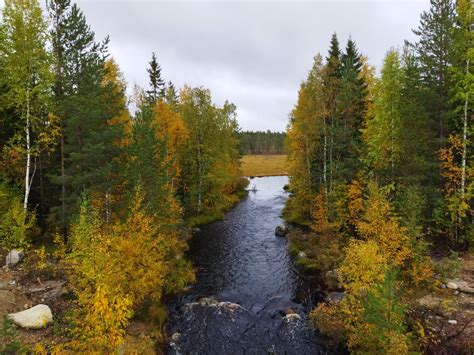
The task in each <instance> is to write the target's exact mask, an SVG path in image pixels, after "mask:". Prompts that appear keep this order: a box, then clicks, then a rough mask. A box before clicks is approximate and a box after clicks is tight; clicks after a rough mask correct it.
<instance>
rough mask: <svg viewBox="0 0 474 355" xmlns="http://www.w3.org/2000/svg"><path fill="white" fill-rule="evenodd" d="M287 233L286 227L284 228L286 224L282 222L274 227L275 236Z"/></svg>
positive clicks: (282, 235)
mask: <svg viewBox="0 0 474 355" xmlns="http://www.w3.org/2000/svg"><path fill="white" fill-rule="evenodd" d="M287 233H288V228H286V226H284V225H282V224H281V225H279V226H277V227H276V228H275V235H276V236H277V237H284V236H286V234H287Z"/></svg>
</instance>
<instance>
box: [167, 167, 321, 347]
mask: <svg viewBox="0 0 474 355" xmlns="http://www.w3.org/2000/svg"><path fill="white" fill-rule="evenodd" d="M287 182H288V178H287V177H285V176H278V177H263V178H254V179H252V180H251V184H250V186H252V187H253V186H255V187H256V189H257V191H250V192H249V195H248V197H245V198H244V199H243V200H242V201H241V202H240V203H239V204H238V205H237V206H235V207H234V208H233V209H232V210H231V211H230V212H228V213H227V214H226V218H225V220H223V221H218V222H214V223H211V224H208V225H205V226H202V227H201V230H200V231H199V232H197V233H195V235H194V236H193V238H192V239H191V240H190V243H189V244H190V249H189V252H188V257H189V258H190V259H191V260H192V262H193V264H194V266H195V267H196V269H197V281H196V283H195V284H194V285H193V286H192V287H191V289H190V290H189V292H188V293H186V294H184V295H182V296H180V297H179V298H178V299H176V300H175V301H174V302H173V303H172V304H171V305H170V316H169V321H168V325H167V331H168V334H169V335H170V338H171V341H170V343H169V346H168V352H169V353H170V354H262V353H263V354H266V353H273V354H326V353H329V351H328V350H327V349H325V348H324V346H322V345H321V341H320V338H321V336H320V335H319V334H318V333H317V331H315V330H314V329H313V328H311V327H310V325H309V321H308V317H307V313H308V311H309V310H310V308H311V307H312V306H313V301H314V299H315V298H317V297H318V295H314V294H312V293H311V292H310V291H309V290H310V286H309V285H308V283H307V282H306V281H305V280H304V278H302V277H301V276H300V275H299V274H298V271H297V269H296V268H295V266H294V264H293V260H292V258H291V256H290V254H289V252H288V241H287V240H286V238H281V237H276V236H275V228H276V227H277V226H278V225H279V224H282V223H283V220H282V218H281V213H282V210H283V207H284V204H285V201H286V199H287V197H288V196H287V195H288V194H287V193H286V192H285V191H284V190H283V186H284V185H285V184H287Z"/></svg>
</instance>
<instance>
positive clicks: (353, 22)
mask: <svg viewBox="0 0 474 355" xmlns="http://www.w3.org/2000/svg"><path fill="white" fill-rule="evenodd" d="M76 2H77V4H78V5H79V7H80V8H81V9H82V10H83V12H84V13H85V15H86V18H87V20H88V22H89V24H90V25H91V27H92V30H93V31H94V32H95V33H96V38H97V39H98V40H99V39H102V38H104V37H105V36H106V35H109V36H110V40H111V42H110V46H109V49H110V53H111V55H112V57H113V58H114V59H115V60H116V61H117V62H118V64H119V66H120V68H121V70H122V72H123V74H124V77H125V79H126V81H127V84H128V87H129V92H131V88H132V87H133V85H134V84H138V85H139V86H142V87H145V88H146V87H147V86H148V76H147V72H146V68H147V66H148V62H149V60H150V58H151V53H152V52H153V51H155V52H156V54H157V58H158V62H159V64H160V65H161V67H162V76H163V78H164V79H165V80H166V81H169V80H171V81H172V82H173V83H174V84H175V86H176V87H182V86H183V85H185V84H187V85H191V86H204V87H206V88H209V89H210V90H211V94H212V97H213V100H214V102H216V103H217V104H219V105H222V104H223V103H224V102H225V100H229V101H230V102H233V103H234V104H235V105H236V106H237V115H238V121H239V124H240V126H241V128H242V129H243V130H272V131H283V130H285V128H286V126H287V124H288V116H289V113H290V112H291V110H292V108H293V107H294V105H295V103H296V101H297V96H298V89H299V86H300V84H301V82H302V81H303V80H305V78H306V76H307V73H308V71H309V69H310V67H311V65H312V61H313V58H314V56H315V55H316V54H317V53H321V54H322V55H324V56H326V54H327V50H328V47H329V41H330V38H331V35H332V34H333V33H334V32H336V33H337V36H338V39H339V42H340V44H341V47H345V44H346V42H347V39H348V38H349V36H351V38H352V39H353V40H354V41H355V42H356V44H357V46H358V49H359V51H360V52H361V53H363V54H364V55H365V56H367V57H368V58H369V62H370V63H371V64H372V65H375V66H376V67H378V68H380V66H381V64H382V62H383V57H384V55H385V54H386V52H387V50H389V49H390V48H391V47H400V46H402V45H403V42H404V40H405V39H408V40H414V38H415V37H414V35H413V34H412V32H411V29H413V28H416V27H417V26H418V23H419V16H420V13H421V12H422V11H423V10H427V9H428V8H429V0H406V1H404V0H398V1H388V0H379V1H376V0H372V1H355V0H352V1H351V0H345V1H279V2H273V1H266V0H260V1H228V0H221V1H207V2H203V1H197V0H195V1H181V0H178V1H176V0H175V1H169V2H168V1H151V0H148V1H146V0H141V1H139V0H127V1H113V0H93V1H92V0H79V1H76Z"/></svg>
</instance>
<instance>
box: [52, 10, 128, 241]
mask: <svg viewBox="0 0 474 355" xmlns="http://www.w3.org/2000/svg"><path fill="white" fill-rule="evenodd" d="M56 5H57V6H56V8H53V6H51V8H52V9H56V10H57V9H59V10H60V12H59V16H58V17H59V18H58V21H55V22H53V26H54V23H57V24H59V27H53V33H54V34H55V35H56V36H55V39H56V42H55V53H56V58H55V61H56V87H55V94H56V97H55V100H56V107H57V110H58V112H59V113H60V114H61V115H62V117H61V120H62V127H63V129H62V131H63V136H64V148H63V151H62V154H63V162H62V163H63V166H62V167H61V172H60V174H58V175H57V176H56V177H55V179H54V181H56V182H57V183H59V184H62V185H63V188H64V190H65V192H66V193H65V194H64V196H63V198H62V216H63V217H62V222H63V223H62V224H63V232H65V231H66V227H67V224H68V218H67V215H69V214H71V213H75V212H76V211H77V202H78V200H79V197H80V196H81V194H82V193H84V192H86V193H89V194H92V195H94V198H95V199H96V200H97V201H104V200H106V196H107V194H108V192H109V191H110V189H111V187H112V186H113V185H114V181H113V179H111V177H112V176H114V174H113V171H114V169H115V167H114V165H115V164H116V163H117V159H115V158H116V157H117V156H118V155H120V152H121V150H122V149H121V147H119V146H117V144H116V142H117V141H119V140H120V139H121V137H122V135H123V127H121V126H120V125H112V124H110V120H111V119H112V118H114V117H115V116H117V115H118V114H119V113H120V110H122V109H123V107H115V109H113V107H112V106H111V103H113V102H120V100H119V99H116V98H114V97H112V96H114V95H120V90H118V91H117V90H114V88H113V87H112V86H113V85H115V84H114V83H104V77H105V75H106V67H105V60H106V58H107V44H108V38H106V39H105V40H104V41H103V42H101V43H98V42H96V41H95V39H94V33H93V32H92V31H91V29H90V27H89V25H88V24H87V21H86V18H85V16H84V14H83V13H82V12H81V11H80V9H79V8H78V7H77V6H76V5H73V6H72V7H71V8H70V9H68V10H66V9H67V8H68V2H67V1H60V2H57V3H56ZM53 11H54V10H53ZM55 14H58V13H57V12H55V13H53V15H55ZM59 53H60V55H59ZM102 204H103V205H104V204H105V203H102Z"/></svg>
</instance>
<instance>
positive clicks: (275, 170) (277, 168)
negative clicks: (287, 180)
mask: <svg viewBox="0 0 474 355" xmlns="http://www.w3.org/2000/svg"><path fill="white" fill-rule="evenodd" d="M285 160H286V155H244V156H243V157H242V160H241V162H242V166H241V169H242V173H243V175H244V176H274V175H286V174H287V172H286V166H285Z"/></svg>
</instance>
